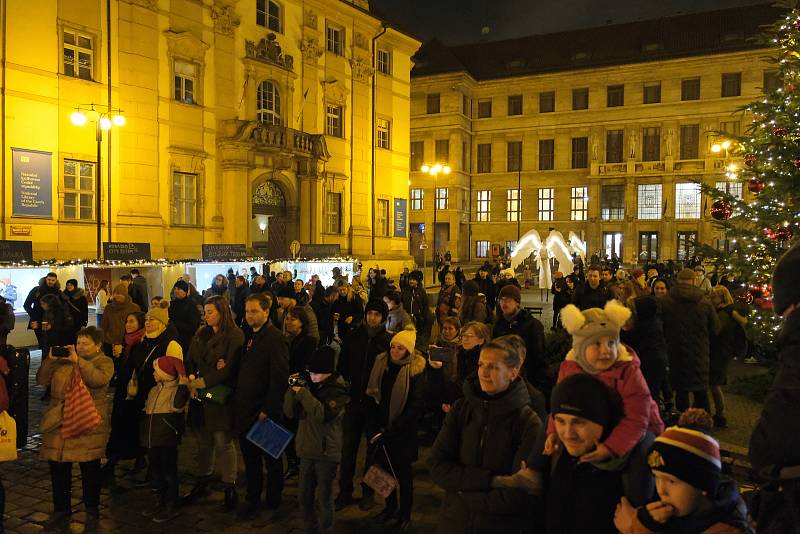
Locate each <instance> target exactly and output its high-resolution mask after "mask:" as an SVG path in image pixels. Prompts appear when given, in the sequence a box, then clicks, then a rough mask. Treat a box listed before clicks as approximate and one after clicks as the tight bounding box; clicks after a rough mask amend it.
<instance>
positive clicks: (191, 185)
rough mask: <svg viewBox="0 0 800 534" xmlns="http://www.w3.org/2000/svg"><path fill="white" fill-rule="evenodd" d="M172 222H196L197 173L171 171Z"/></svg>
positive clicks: (193, 224) (177, 223)
mask: <svg viewBox="0 0 800 534" xmlns="http://www.w3.org/2000/svg"><path fill="white" fill-rule="evenodd" d="M172 224H175V225H179V226H195V225H196V224H197V175H196V174H192V173H188V172H177V171H176V172H173V173H172Z"/></svg>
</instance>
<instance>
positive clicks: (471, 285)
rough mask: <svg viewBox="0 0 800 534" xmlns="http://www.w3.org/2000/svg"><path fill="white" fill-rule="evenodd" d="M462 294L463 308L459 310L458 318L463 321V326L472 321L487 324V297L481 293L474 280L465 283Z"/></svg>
mask: <svg viewBox="0 0 800 534" xmlns="http://www.w3.org/2000/svg"><path fill="white" fill-rule="evenodd" d="M461 293H462V294H461V306H460V307H459V308H458V318H459V319H460V320H461V324H467V323H469V322H471V321H478V322H479V323H485V322H486V318H487V312H486V295H481V294H480V293H479V287H478V283H477V282H476V281H474V280H469V281H467V282H464V287H463V290H462V292H461Z"/></svg>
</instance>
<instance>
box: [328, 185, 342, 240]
mask: <svg viewBox="0 0 800 534" xmlns="http://www.w3.org/2000/svg"><path fill="white" fill-rule="evenodd" d="M341 212H342V194H341V193H331V192H328V193H327V194H326V195H325V231H326V232H327V233H329V234H341V233H342V217H341Z"/></svg>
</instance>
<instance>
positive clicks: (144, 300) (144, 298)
mask: <svg viewBox="0 0 800 534" xmlns="http://www.w3.org/2000/svg"><path fill="white" fill-rule="evenodd" d="M132 285H133V286H135V287H136V293H137V297H138V298H139V299H141V301H139V300H136V299H134V302H135V303H136V304H138V305H139V307H140V308H141V309H142V311H147V308H148V307H149V306H150V295H149V293H150V292H149V291H148V289H147V278H145V277H144V276H142V275H136V277H135V278H134V279H133V284H132Z"/></svg>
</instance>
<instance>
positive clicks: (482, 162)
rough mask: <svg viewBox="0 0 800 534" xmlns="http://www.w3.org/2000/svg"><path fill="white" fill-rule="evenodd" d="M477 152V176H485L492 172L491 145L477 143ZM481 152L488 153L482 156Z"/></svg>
mask: <svg viewBox="0 0 800 534" xmlns="http://www.w3.org/2000/svg"><path fill="white" fill-rule="evenodd" d="M486 147H488V148H486ZM477 150H478V174H487V173H490V172H492V144H491V143H478V148H477ZM482 150H484V151H488V152H487V153H485V154H482V153H481V151H482Z"/></svg>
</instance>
